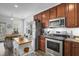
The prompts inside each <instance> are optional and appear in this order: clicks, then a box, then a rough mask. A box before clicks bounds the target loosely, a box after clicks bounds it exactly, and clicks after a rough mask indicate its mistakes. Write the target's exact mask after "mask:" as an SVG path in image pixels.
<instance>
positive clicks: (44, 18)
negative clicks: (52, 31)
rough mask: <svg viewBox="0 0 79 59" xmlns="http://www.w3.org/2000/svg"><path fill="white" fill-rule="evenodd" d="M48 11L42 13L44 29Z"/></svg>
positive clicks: (47, 19)
mask: <svg viewBox="0 0 79 59" xmlns="http://www.w3.org/2000/svg"><path fill="white" fill-rule="evenodd" d="M48 21H49V10H46V11H44V12H42V23H43V26H44V27H48Z"/></svg>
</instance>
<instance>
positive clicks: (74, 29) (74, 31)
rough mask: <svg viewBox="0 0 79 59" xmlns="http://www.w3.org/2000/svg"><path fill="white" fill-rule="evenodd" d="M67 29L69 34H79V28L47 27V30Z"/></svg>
mask: <svg viewBox="0 0 79 59" xmlns="http://www.w3.org/2000/svg"><path fill="white" fill-rule="evenodd" d="M51 30H52V31H67V33H68V34H71V32H72V35H74V36H79V28H53V29H49V28H48V29H47V31H51Z"/></svg>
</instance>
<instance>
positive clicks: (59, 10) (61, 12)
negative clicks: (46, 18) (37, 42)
mask: <svg viewBox="0 0 79 59" xmlns="http://www.w3.org/2000/svg"><path fill="white" fill-rule="evenodd" d="M57 17H65V4H64V3H63V4H60V5H58V6H57Z"/></svg>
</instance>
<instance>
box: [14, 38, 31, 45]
mask: <svg viewBox="0 0 79 59" xmlns="http://www.w3.org/2000/svg"><path fill="white" fill-rule="evenodd" d="M14 40H15V41H16V42H17V44H19V45H22V44H26V43H31V42H32V40H29V39H27V38H24V39H23V40H19V37H18V38H14Z"/></svg>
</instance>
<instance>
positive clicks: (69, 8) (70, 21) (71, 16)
mask: <svg viewBox="0 0 79 59" xmlns="http://www.w3.org/2000/svg"><path fill="white" fill-rule="evenodd" d="M75 13H76V4H66V26H67V27H76V26H77V18H76V17H75V16H76V14H75Z"/></svg>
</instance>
